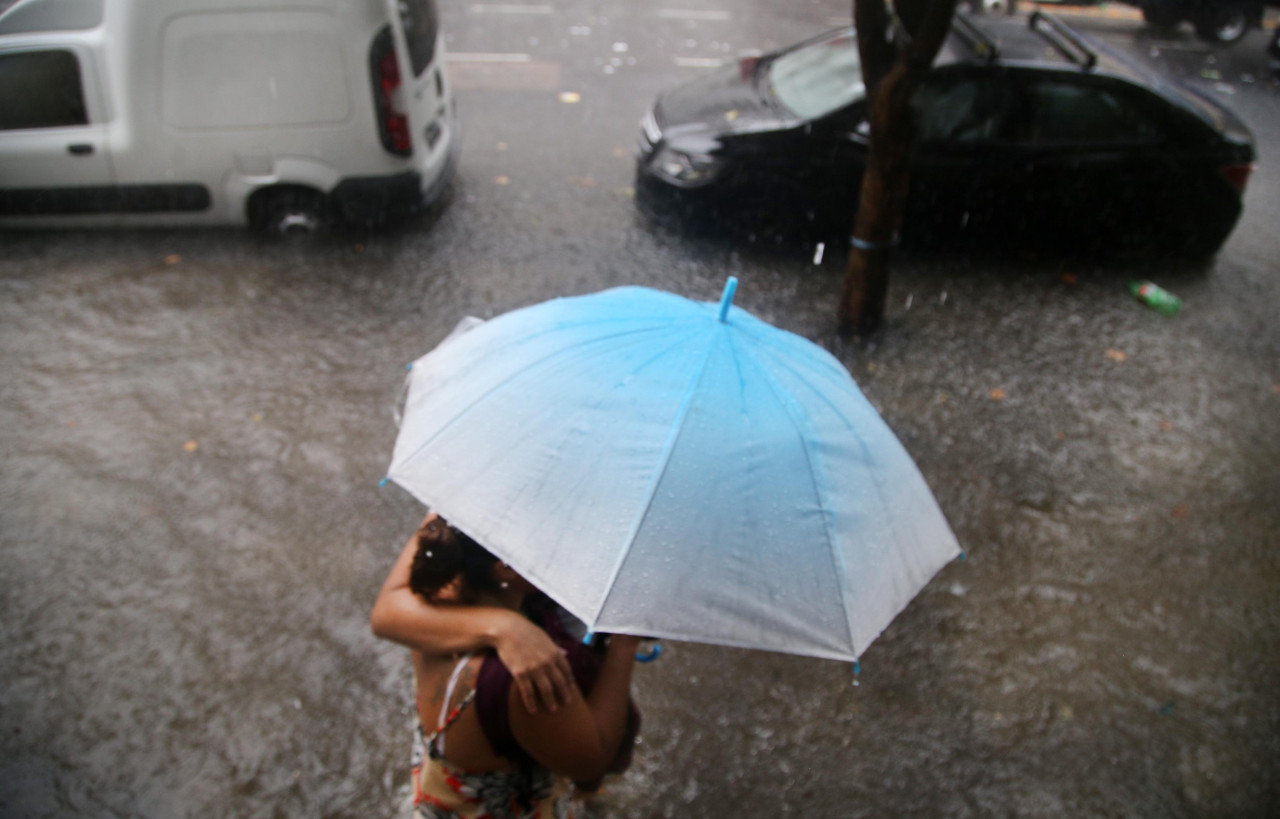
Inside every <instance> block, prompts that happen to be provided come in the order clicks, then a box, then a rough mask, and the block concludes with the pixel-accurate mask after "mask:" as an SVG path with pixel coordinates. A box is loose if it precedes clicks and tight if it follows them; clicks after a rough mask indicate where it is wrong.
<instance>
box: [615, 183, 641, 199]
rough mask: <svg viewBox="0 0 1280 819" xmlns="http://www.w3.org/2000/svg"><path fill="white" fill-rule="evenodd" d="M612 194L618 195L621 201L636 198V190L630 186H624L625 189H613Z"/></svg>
mask: <svg viewBox="0 0 1280 819" xmlns="http://www.w3.org/2000/svg"><path fill="white" fill-rule="evenodd" d="M613 192H614V193H616V194H618V196H621V197H622V198H623V199H635V198H636V189H635V188H633V187H631V186H630V185H628V186H626V187H624V188H614V191H613Z"/></svg>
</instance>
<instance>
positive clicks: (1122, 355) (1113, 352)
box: [1107, 347, 1129, 364]
mask: <svg viewBox="0 0 1280 819" xmlns="http://www.w3.org/2000/svg"><path fill="white" fill-rule="evenodd" d="M1107 358H1109V359H1111V360H1112V361H1114V362H1116V363H1117V364H1118V363H1121V362H1124V361H1128V360H1129V354H1128V353H1126V352H1125V351H1124V350H1117V349H1115V348H1114V347H1113V348H1111V349H1109V350H1107Z"/></svg>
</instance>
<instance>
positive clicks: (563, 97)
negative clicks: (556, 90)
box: [560, 91, 582, 105]
mask: <svg viewBox="0 0 1280 819" xmlns="http://www.w3.org/2000/svg"><path fill="white" fill-rule="evenodd" d="M560 101H561V102H563V103H565V104H566V105H572V104H574V103H575V102H582V95H581V94H579V93H578V92H577V91H561V92H560Z"/></svg>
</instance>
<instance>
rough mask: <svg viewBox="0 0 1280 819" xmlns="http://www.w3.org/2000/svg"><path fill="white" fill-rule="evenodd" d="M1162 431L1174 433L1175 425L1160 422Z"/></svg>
mask: <svg viewBox="0 0 1280 819" xmlns="http://www.w3.org/2000/svg"><path fill="white" fill-rule="evenodd" d="M1160 431H1161V432H1173V424H1172V423H1171V422H1169V421H1161V422H1160Z"/></svg>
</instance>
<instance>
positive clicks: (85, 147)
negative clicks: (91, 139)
mask: <svg viewBox="0 0 1280 819" xmlns="http://www.w3.org/2000/svg"><path fill="white" fill-rule="evenodd" d="M67 153H72V154H75V155H76V156H85V155H87V154H91V153H93V146H92V145H89V144H88V143H85V142H76V143H74V144H72V145H68V146H67Z"/></svg>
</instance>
